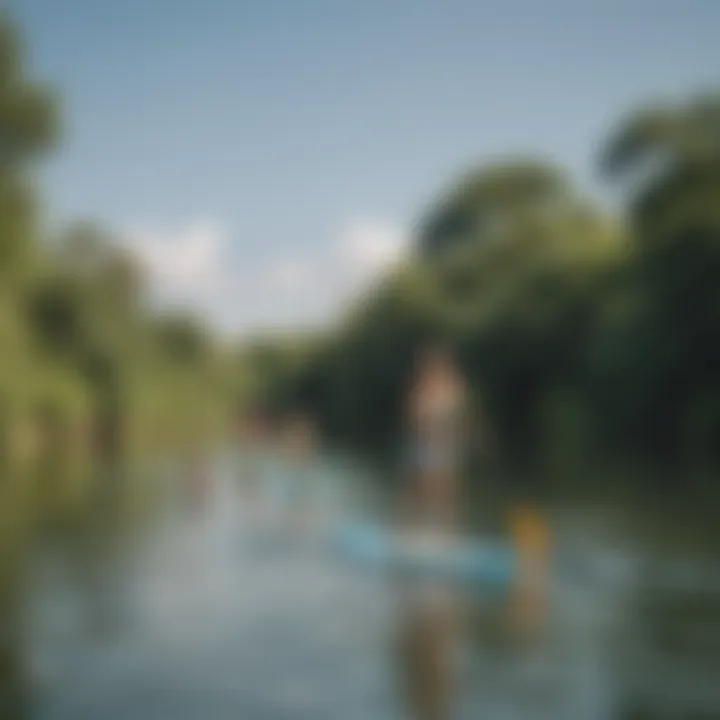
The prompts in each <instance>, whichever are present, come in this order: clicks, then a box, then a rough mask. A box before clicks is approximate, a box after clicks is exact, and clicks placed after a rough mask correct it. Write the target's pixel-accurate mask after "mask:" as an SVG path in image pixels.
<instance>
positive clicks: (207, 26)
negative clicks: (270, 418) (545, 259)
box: [0, 0, 720, 334]
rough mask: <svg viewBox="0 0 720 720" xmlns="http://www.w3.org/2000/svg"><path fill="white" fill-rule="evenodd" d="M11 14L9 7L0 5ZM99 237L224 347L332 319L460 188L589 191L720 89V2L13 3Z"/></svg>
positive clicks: (57, 174) (49, 195)
mask: <svg viewBox="0 0 720 720" xmlns="http://www.w3.org/2000/svg"><path fill="white" fill-rule="evenodd" d="M0 2H2V0H0ZM5 5H8V6H9V7H10V9H11V11H12V12H13V14H14V16H15V18H16V19H17V21H18V22H19V24H20V27H21V29H22V31H23V33H24V36H25V38H26V41H27V43H28V49H29V53H30V68H31V70H32V72H33V73H34V75H35V77H37V78H38V79H41V80H42V81H44V82H48V83H50V84H51V85H52V86H53V87H54V88H55V89H56V91H57V92H58V95H59V98H60V100H61V108H62V115H63V125H64V132H63V142H62V146H61V148H60V150H59V151H58V152H57V153H55V155H54V156H53V157H52V158H50V159H49V161H48V163H47V164H46V166H45V168H44V171H43V175H42V187H43V192H44V196H45V198H46V200H47V203H48V208H49V209H48V222H49V223H50V224H51V225H52V226H53V227H55V226H58V227H60V226H61V225H62V224H63V223H65V222H67V221H70V220H72V219H77V218H88V217H89V218H94V219H97V220H99V221H101V222H102V223H104V224H105V225H106V226H108V227H109V228H110V229H112V230H113V231H115V232H116V233H117V234H118V237H120V238H122V242H124V243H125V244H126V245H127V246H128V247H129V248H130V249H131V250H132V251H133V252H135V253H136V254H137V255H138V257H139V259H140V260H141V262H142V263H143V264H144V267H145V268H146V271H147V273H148V276H149V278H150V283H151V286H152V288H153V293H154V295H155V296H156V298H157V299H158V301H159V302H162V303H165V304H173V305H179V304H184V305H186V306H192V307H195V308H198V309H200V310H201V311H202V312H203V314H205V316H206V317H208V318H209V319H210V320H212V321H213V322H214V323H215V324H216V325H217V327H218V328H220V329H222V330H223V331H227V332H229V333H240V334H243V333H247V332H251V331H255V330H256V329H258V328H268V329H274V328H283V329H284V328H291V327H301V326H302V327H305V326H312V325H316V324H318V323H323V322H327V321H331V320H332V319H333V318H335V317H337V316H338V315H339V314H340V313H341V312H342V308H344V307H345V306H346V305H347V304H348V303H351V302H352V301H353V299H354V298H356V297H357V295H358V294H360V293H362V292H363V291H364V290H365V289H366V288H367V286H368V282H369V281H370V280H371V279H372V278H373V277H375V276H377V274H378V273H380V272H382V271H383V269H384V268H386V267H387V266H388V264H392V263H393V262H397V261H398V259H399V258H401V257H402V253H403V251H404V249H405V248H406V247H407V245H408V243H409V242H411V239H412V230H413V227H414V225H415V223H417V221H418V220H419V218H420V217H421V216H422V213H423V211H424V210H425V209H426V208H427V207H428V204H429V203H431V202H432V201H433V200H434V199H435V198H436V197H437V196H438V194H439V193H442V191H443V190H444V189H445V188H446V187H447V186H448V184H449V183H452V181H453V179H454V178H455V177H457V175H458V174H459V173H460V172H462V171H464V170H465V169H467V167H468V166H472V165H473V164H475V163H480V162H483V161H485V160H488V159H495V158H497V157H501V156H504V155H506V154H508V153H513V154H519V153H524V152H529V153H535V154H537V153H540V154H542V155H544V156H548V157H550V158H552V159H553V160H555V161H557V162H559V163H561V164H563V165H564V166H566V167H567V168H568V169H569V171H570V172H571V173H572V174H573V175H574V177H575V178H576V180H577V182H578V183H579V184H580V186H581V187H582V188H583V190H587V191H588V192H592V193H596V194H598V195H602V193H604V192H606V190H605V189H604V188H602V187H601V186H600V185H599V183H598V182H597V179H596V174H595V172H594V162H595V154H596V153H597V151H598V148H599V146H600V143H601V142H602V141H603V139H605V138H606V137H607V136H608V133H609V132H610V131H611V130H612V128H613V127H614V126H615V125H616V123H617V122H618V121H619V120H620V119H621V118H622V117H623V116H624V115H625V114H626V113H628V112H629V111H631V110H632V109H634V108H637V107H639V106H641V105H643V104H645V103H648V102H654V101H656V100H665V99H669V100H673V101H675V100H678V99H682V98H683V97H686V96H687V95H688V94H690V93H692V92H694V91H699V90H707V89H708V88H710V89H712V88H718V87H720V43H718V42H717V38H718V28H720V2H716V1H715V0H675V1H673V2H671V1H670V0H526V1H524V2H521V1H520V0H497V1H493V2H484V1H483V0H252V1H251V0H5Z"/></svg>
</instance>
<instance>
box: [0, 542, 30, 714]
mask: <svg viewBox="0 0 720 720" xmlns="http://www.w3.org/2000/svg"><path fill="white" fill-rule="evenodd" d="M2 541H3V542H2V547H1V548H0V551H1V552H0V718H3V720H4V719H5V718H7V719H8V720H22V719H24V718H28V717H30V688H29V680H28V677H27V656H26V653H27V648H26V644H25V643H26V638H25V617H24V614H25V611H26V603H25V597H24V594H23V592H24V584H23V582H22V576H23V573H24V572H25V563H24V560H25V554H24V548H23V543H22V542H20V541H19V539H18V538H17V537H14V538H8V537H7V536H5V537H3V538H2Z"/></svg>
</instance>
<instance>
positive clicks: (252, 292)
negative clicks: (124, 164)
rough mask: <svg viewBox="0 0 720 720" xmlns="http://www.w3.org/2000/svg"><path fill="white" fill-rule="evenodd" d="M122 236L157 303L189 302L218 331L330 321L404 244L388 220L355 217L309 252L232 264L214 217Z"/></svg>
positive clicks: (389, 263)
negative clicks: (139, 264)
mask: <svg viewBox="0 0 720 720" xmlns="http://www.w3.org/2000/svg"><path fill="white" fill-rule="evenodd" d="M126 238H127V246H128V248H129V249H130V250H131V251H132V252H133V253H134V254H135V255H136V257H137V258H138V259H139V261H140V263H141V265H142V267H143V268H144V269H145V272H146V273H147V277H148V280H149V283H150V287H151V293H152V296H153V297H154V298H155V300H156V301H157V302H159V303H160V304H161V305H165V306H167V305H168V304H170V305H174V306H178V305H179V306H184V307H191V308H193V309H196V310H198V311H199V312H200V313H202V314H204V315H205V316H207V317H208V319H209V320H211V321H212V322H213V323H214V324H216V325H217V326H218V327H220V328H221V329H223V330H225V331H230V330H235V331H242V330H246V329H250V328H253V329H257V328H261V327H266V328H279V327H285V328H287V327H300V326H303V325H307V324H322V323H324V322H328V321H332V320H333V319H334V318H335V317H337V316H338V314H339V313H341V312H342V308H343V307H345V306H346V305H347V303H349V302H352V300H353V299H354V298H355V297H357V296H359V295H360V294H361V293H362V292H363V291H364V290H366V289H367V287H368V286H369V285H370V283H371V282H372V281H373V280H374V279H376V278H377V277H378V276H379V275H381V274H382V273H383V272H384V271H385V270H386V269H387V268H389V267H390V266H392V265H394V264H395V263H397V262H399V261H401V260H402V258H403V257H404V254H405V252H406V250H407V245H408V242H407V240H408V238H407V235H406V234H405V233H404V232H403V231H402V230H401V229H400V228H398V227H396V226H394V225H392V224H391V223H387V222H383V221H379V220H374V219H359V220H356V221H352V222H349V223H347V224H346V225H345V227H343V228H341V229H340V232H339V233H338V234H337V235H336V236H335V238H334V239H332V240H331V241H330V242H329V243H328V244H326V245H325V246H324V247H320V248H319V249H317V250H315V251H312V252H310V251H309V250H306V251H305V252H304V253H303V252H302V248H300V249H299V252H298V253H297V254H295V255H293V256H286V257H280V258H277V259H273V260H269V261H268V260H265V261H258V262H257V263H255V264H251V265H245V266H238V264H237V263H232V262H230V259H229V258H228V257H227V256H226V251H227V243H228V237H227V234H226V232H225V230H224V228H223V226H222V224H220V223H217V222H211V221H198V222H190V223H187V224H186V225H184V226H181V227H179V228H176V229H175V230H165V231H158V230H157V229H154V230H136V231H134V232H130V233H127V234H126Z"/></svg>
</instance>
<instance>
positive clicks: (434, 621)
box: [399, 345, 467, 720]
mask: <svg viewBox="0 0 720 720" xmlns="http://www.w3.org/2000/svg"><path fill="white" fill-rule="evenodd" d="M466 395H467V393H466V387H465V382H464V380H463V378H462V376H461V375H460V373H459V371H458V369H457V368H456V366H455V363H454V362H453V359H452V357H451V355H450V353H449V352H448V351H447V350H446V349H445V347H444V346H442V345H432V346H429V347H427V348H425V349H423V351H422V352H421V353H420V355H419V362H418V367H417V372H416V375H415V377H414V379H413V382H412V386H411V388H410V392H409V395H408V401H407V406H406V420H407V425H408V430H409V433H410V440H411V442H410V455H409V461H410V473H409V477H408V482H407V483H406V484H405V487H404V491H403V492H402V494H401V504H400V517H399V528H400V530H401V532H403V533H408V534H411V535H413V536H415V537H416V538H419V537H421V538H423V539H424V540H428V539H434V540H435V541H437V542H446V541H451V540H452V538H453V536H454V535H455V533H456V531H457V529H458V524H459V515H458V500H459V490H460V489H459V485H458V483H459V475H460V469H461V463H462V458H463V451H464V448H463V435H464V419H465V417H466V414H465V406H466ZM401 587H402V588H403V589H404V592H403V595H402V602H401V610H402V614H401V618H400V656H401V658H400V659H401V671H402V673H403V675H404V685H405V691H406V697H407V700H408V702H409V705H410V709H411V712H412V713H413V714H414V716H415V717H416V718H418V720H442V719H443V718H446V717H447V714H448V712H449V710H450V705H451V701H452V695H453V688H452V684H453V674H454V672H453V663H454V658H455V654H456V648H457V621H458V612H457V611H458V606H457V598H456V596H455V594H454V592H453V589H452V588H451V587H449V586H448V585H446V584H442V583H440V582H438V581H434V580H430V579H428V578H425V579H418V578H416V579H415V580H412V581H411V582H407V578H406V582H404V583H403V584H402V585H401Z"/></svg>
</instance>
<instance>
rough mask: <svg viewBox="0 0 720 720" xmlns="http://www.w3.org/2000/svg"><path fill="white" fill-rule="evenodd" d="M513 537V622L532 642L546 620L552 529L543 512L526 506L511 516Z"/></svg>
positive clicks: (529, 505)
mask: <svg viewBox="0 0 720 720" xmlns="http://www.w3.org/2000/svg"><path fill="white" fill-rule="evenodd" d="M510 534H511V537H512V541H513V546H514V548H515V551H516V553H517V559H518V572H517V576H516V578H515V585H514V588H513V596H512V605H511V608H510V609H511V619H512V622H513V625H514V628H515V629H516V630H517V631H518V632H519V633H520V634H521V636H522V637H523V638H524V639H525V640H528V641H530V642H533V641H535V640H537V639H538V638H539V635H540V633H541V632H542V630H543V628H544V626H545V623H546V621H547V613H548V580H549V572H548V570H549V563H550V553H551V550H552V547H551V536H550V530H549V526H548V523H547V521H546V519H545V517H544V515H543V513H542V512H541V511H540V510H539V509H538V508H537V507H535V506H533V505H531V504H529V503H526V504H522V505H519V506H518V507H516V508H515V509H514V510H513V512H512V513H511V515H510Z"/></svg>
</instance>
